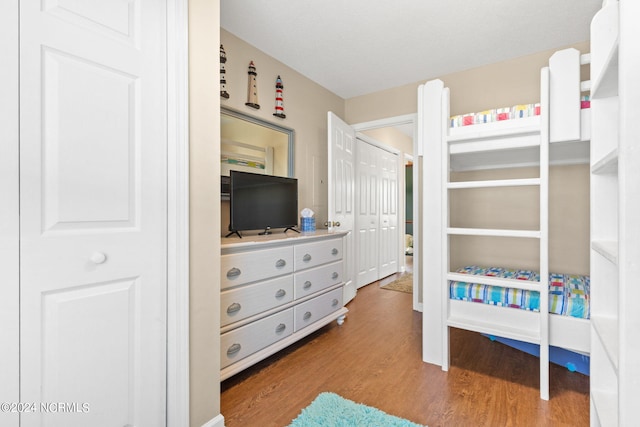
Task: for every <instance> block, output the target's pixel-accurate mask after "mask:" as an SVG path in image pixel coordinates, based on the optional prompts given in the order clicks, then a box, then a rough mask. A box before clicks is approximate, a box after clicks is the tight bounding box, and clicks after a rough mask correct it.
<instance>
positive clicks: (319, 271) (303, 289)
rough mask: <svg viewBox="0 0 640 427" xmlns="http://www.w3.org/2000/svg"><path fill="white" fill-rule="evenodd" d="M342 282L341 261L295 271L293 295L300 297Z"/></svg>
mask: <svg viewBox="0 0 640 427" xmlns="http://www.w3.org/2000/svg"><path fill="white" fill-rule="evenodd" d="M340 282H342V261H338V262H334V263H332V264H326V265H322V266H320V267H316V268H310V269H308V270H304V271H301V272H299V273H295V285H294V286H295V291H294V297H295V298H296V299H300V298H302V297H304V296H307V295H311V294H313V293H316V292H318V291H321V290H322V289H326V288H328V287H329V286H332V285H337V284H338V283H340Z"/></svg>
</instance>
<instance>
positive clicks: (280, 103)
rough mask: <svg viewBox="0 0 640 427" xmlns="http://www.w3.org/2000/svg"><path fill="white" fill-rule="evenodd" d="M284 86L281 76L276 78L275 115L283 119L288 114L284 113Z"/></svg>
mask: <svg viewBox="0 0 640 427" xmlns="http://www.w3.org/2000/svg"><path fill="white" fill-rule="evenodd" d="M283 89H284V86H283V84H282V79H281V78H280V76H278V78H277V79H276V112H275V113H273V115H274V116H276V117H280V118H282V119H284V118H286V117H287V116H286V115H285V114H284V100H283V99H282V90H283Z"/></svg>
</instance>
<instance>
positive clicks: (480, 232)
mask: <svg viewBox="0 0 640 427" xmlns="http://www.w3.org/2000/svg"><path fill="white" fill-rule="evenodd" d="M447 234H449V235H451V234H457V235H464V236H493V237H525V238H530V239H539V238H540V231H539V230H504V229H492V228H455V227H449V228H447Z"/></svg>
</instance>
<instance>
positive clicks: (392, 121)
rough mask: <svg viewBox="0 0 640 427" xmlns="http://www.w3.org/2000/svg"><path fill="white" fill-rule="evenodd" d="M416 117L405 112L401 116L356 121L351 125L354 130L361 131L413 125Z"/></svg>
mask: <svg viewBox="0 0 640 427" xmlns="http://www.w3.org/2000/svg"><path fill="white" fill-rule="evenodd" d="M417 117H418V115H417V114H405V115H403V116H395V117H387V118H386V119H380V120H372V121H370V122H363V123H356V124H355V125H352V127H353V129H354V130H355V131H356V132H362V131H365V130H371V129H380V128H388V127H394V126H398V125H406V124H413V125H414V126H415V124H416V122H417Z"/></svg>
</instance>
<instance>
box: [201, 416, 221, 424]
mask: <svg viewBox="0 0 640 427" xmlns="http://www.w3.org/2000/svg"><path fill="white" fill-rule="evenodd" d="M202 427H224V417H223V416H222V414H218V415H216V416H215V417H214V418H212V419H210V420H209V421H207V422H206V423H204V424H202Z"/></svg>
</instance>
